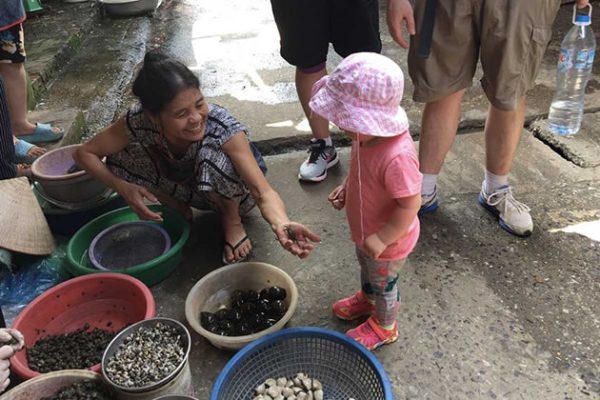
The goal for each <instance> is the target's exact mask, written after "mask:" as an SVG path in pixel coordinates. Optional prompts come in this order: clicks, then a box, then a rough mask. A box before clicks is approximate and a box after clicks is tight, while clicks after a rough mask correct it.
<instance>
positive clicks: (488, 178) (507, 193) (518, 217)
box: [479, 96, 533, 236]
mask: <svg viewBox="0 0 600 400" xmlns="http://www.w3.org/2000/svg"><path fill="white" fill-rule="evenodd" d="M524 121H525V97H524V96H523V97H521V98H520V99H519V101H518V102H517V108H516V109H515V110H513V111H504V110H501V109H499V108H496V107H494V106H493V105H490V110H489V114H488V118H487V120H486V123H485V148H486V161H485V165H486V170H485V180H484V181H483V184H482V188H481V193H480V195H479V203H480V204H481V205H482V206H483V207H485V208H486V209H487V210H488V211H490V212H491V213H492V214H493V215H494V216H496V217H497V218H498V220H499V223H500V226H501V227H502V228H503V229H505V230H506V231H508V232H510V233H512V234H514V235H517V236H529V235H530V234H531V232H532V231H533V221H532V219H531V215H530V214H529V207H527V206H526V205H525V204H523V203H520V202H518V201H517V200H516V199H515V198H514V197H513V194H512V189H511V187H510V186H509V184H508V174H509V173H510V170H511V168H512V162H513V159H514V157H515V153H516V151H517V146H518V144H519V138H520V137H521V131H522V129H523V123H524Z"/></svg>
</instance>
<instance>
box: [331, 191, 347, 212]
mask: <svg viewBox="0 0 600 400" xmlns="http://www.w3.org/2000/svg"><path fill="white" fill-rule="evenodd" d="M327 200H328V201H329V202H330V203H331V205H332V206H333V208H335V209H336V210H341V209H342V208H344V206H345V205H346V186H345V185H340V186H338V187H336V188H335V189H333V191H332V192H331V193H330V194H329V197H327Z"/></svg>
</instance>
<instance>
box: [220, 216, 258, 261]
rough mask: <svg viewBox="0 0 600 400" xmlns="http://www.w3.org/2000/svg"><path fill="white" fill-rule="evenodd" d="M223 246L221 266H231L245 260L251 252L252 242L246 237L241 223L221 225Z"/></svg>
mask: <svg viewBox="0 0 600 400" xmlns="http://www.w3.org/2000/svg"><path fill="white" fill-rule="evenodd" d="M223 229H224V231H225V246H224V247H223V260H222V261H223V264H231V263H234V262H240V261H243V260H245V259H246V257H248V255H249V254H250V251H252V242H251V241H250V239H249V238H248V235H246V230H245V229H244V225H242V223H241V222H238V223H225V222H224V223H223Z"/></svg>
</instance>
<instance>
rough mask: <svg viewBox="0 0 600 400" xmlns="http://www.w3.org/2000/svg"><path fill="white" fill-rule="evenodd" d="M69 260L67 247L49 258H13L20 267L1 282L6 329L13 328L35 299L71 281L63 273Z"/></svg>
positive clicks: (5, 275)
mask: <svg viewBox="0 0 600 400" xmlns="http://www.w3.org/2000/svg"><path fill="white" fill-rule="evenodd" d="M65 258H66V253H65V246H64V245H63V246H60V247H58V248H57V249H56V250H55V251H54V253H52V255H50V256H48V257H36V258H33V257H28V256H20V258H17V257H13V262H14V263H15V264H17V265H19V267H18V268H15V269H14V271H7V272H6V273H5V274H4V276H3V277H2V280H0V306H1V307H2V313H3V314H4V319H5V322H6V326H11V325H12V322H13V321H14V319H15V318H16V317H17V316H18V315H19V313H20V312H21V310H22V309H23V308H25V306H27V305H28V304H29V303H30V302H31V301H32V300H33V299H35V298H36V297H37V296H39V295H40V294H42V293H43V292H45V291H46V290H48V289H50V288H51V287H53V286H56V285H57V284H59V283H60V282H62V281H64V280H65V279H66V278H67V275H66V274H65V273H64V272H62V264H63V262H64V261H65Z"/></svg>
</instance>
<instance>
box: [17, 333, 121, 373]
mask: <svg viewBox="0 0 600 400" xmlns="http://www.w3.org/2000/svg"><path fill="white" fill-rule="evenodd" d="M89 329H90V326H89V325H88V324H85V326H84V327H83V328H81V329H78V330H76V331H73V332H70V333H67V334H64V335H49V336H46V337H44V338H42V339H39V340H38V341H37V342H35V344H34V345H33V346H31V347H29V348H28V349H27V353H26V354H27V364H28V365H29V368H31V369H32V370H34V371H38V372H42V373H45V372H51V371H58V370H61V369H85V368H89V367H91V366H93V365H95V364H98V363H99V362H100V361H101V359H102V353H103V352H104V349H105V348H106V346H107V345H108V344H109V343H110V341H111V340H112V338H113V337H114V336H115V332H110V331H105V330H102V329H98V328H94V329H93V330H91V331H90V330H89Z"/></svg>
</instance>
